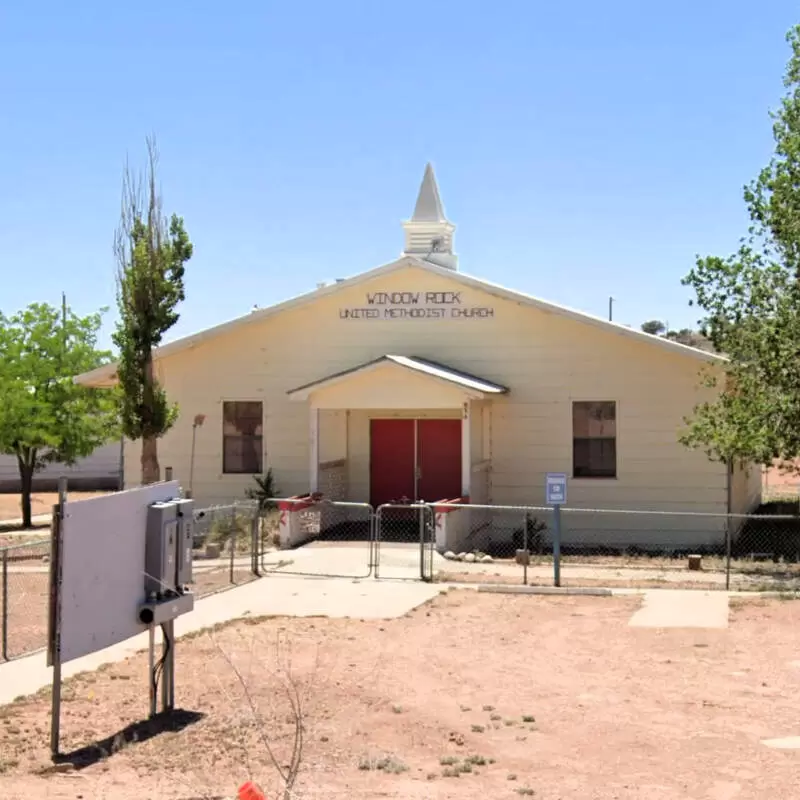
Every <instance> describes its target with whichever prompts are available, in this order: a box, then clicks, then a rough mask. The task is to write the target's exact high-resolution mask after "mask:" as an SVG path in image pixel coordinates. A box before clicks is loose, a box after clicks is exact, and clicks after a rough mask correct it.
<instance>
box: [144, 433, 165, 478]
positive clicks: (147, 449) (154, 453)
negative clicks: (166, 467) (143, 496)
mask: <svg viewBox="0 0 800 800" xmlns="http://www.w3.org/2000/svg"><path fill="white" fill-rule="evenodd" d="M160 479H161V467H160V466H159V464H158V439H157V438H156V437H155V436H143V437H142V484H148V483H158V481H159V480H160Z"/></svg>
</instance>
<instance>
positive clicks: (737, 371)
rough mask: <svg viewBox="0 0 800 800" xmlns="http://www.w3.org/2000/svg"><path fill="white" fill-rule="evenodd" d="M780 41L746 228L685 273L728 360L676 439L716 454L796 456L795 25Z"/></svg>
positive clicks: (798, 81)
mask: <svg viewBox="0 0 800 800" xmlns="http://www.w3.org/2000/svg"><path fill="white" fill-rule="evenodd" d="M787 41H788V43H789V45H790V47H791V56H790V59H789V62H788V66H787V69H786V73H785V77H784V86H785V89H786V93H785V95H784V97H783V99H782V101H781V105H780V107H779V108H778V110H777V111H775V112H774V113H772V115H771V116H772V119H773V127H772V132H773V139H774V143H775V149H774V155H773V157H772V159H771V160H770V162H769V164H768V165H767V166H766V167H764V169H763V170H761V172H760V174H759V175H758V177H757V178H756V179H755V180H754V181H753V182H752V183H750V184H749V185H748V186H746V187H745V189H744V200H745V203H746V205H747V209H748V212H749V215H750V219H751V225H750V228H749V230H748V232H747V235H746V236H745V237H744V239H743V240H742V243H741V245H740V247H739V249H738V251H737V252H736V253H734V254H733V255H731V256H729V257H726V258H724V257H719V256H707V257H705V258H698V260H697V263H696V265H695V267H694V269H693V270H692V271H691V272H690V273H689V274H688V275H687V276H686V278H685V279H684V284H686V285H688V286H691V287H692V288H693V289H694V292H695V296H696V301H695V302H696V304H697V305H698V306H699V307H700V308H701V309H702V311H703V313H704V318H703V319H702V321H701V325H702V333H703V334H704V335H706V336H707V337H708V338H709V339H710V341H711V343H712V345H713V346H714V348H715V349H716V350H717V351H718V352H722V353H724V354H725V355H726V356H727V357H728V359H729V360H728V362H727V363H726V364H725V365H724V368H723V369H722V370H721V371H719V370H718V371H716V373H709V374H708V375H707V376H706V381H707V383H708V384H709V385H711V386H713V387H715V388H716V389H717V390H718V395H717V399H715V400H713V401H709V402H707V403H703V404H701V405H700V406H699V407H698V408H697V409H695V413H694V415H693V417H692V418H691V419H690V420H688V423H689V425H688V429H687V431H686V433H685V435H684V436H683V441H684V443H685V444H687V445H689V446H691V447H699V448H703V449H704V450H705V451H706V452H707V453H708V455H709V456H710V457H712V458H715V459H718V460H722V461H732V460H752V461H755V462H758V463H761V464H770V463H772V461H774V460H775V459H780V460H782V461H785V462H789V461H791V460H793V459H795V458H796V457H797V456H798V455H799V454H800V358H799V356H800V26H796V27H794V28H792V29H791V30H790V31H789V33H788V34H787Z"/></svg>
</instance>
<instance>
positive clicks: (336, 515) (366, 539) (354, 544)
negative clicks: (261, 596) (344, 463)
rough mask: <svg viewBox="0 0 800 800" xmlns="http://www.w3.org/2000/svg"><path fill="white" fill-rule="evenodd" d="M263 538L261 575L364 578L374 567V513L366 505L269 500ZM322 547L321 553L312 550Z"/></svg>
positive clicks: (306, 498) (314, 499)
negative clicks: (267, 530)
mask: <svg viewBox="0 0 800 800" xmlns="http://www.w3.org/2000/svg"><path fill="white" fill-rule="evenodd" d="M267 505H268V507H269V508H270V510H269V511H268V512H266V514H267V516H266V517H264V519H268V520H269V533H268V535H267V537H266V539H264V538H262V540H261V542H260V546H261V555H260V559H259V565H260V569H261V571H262V572H263V573H264V574H268V573H270V572H280V573H281V574H284V575H305V576H310V577H341V578H368V577H369V576H370V575H371V574H372V571H373V566H374V562H375V558H376V555H375V552H376V551H375V548H376V542H375V529H374V522H375V514H374V510H373V508H372V506H371V505H370V504H369V503H351V502H347V501H343V500H327V499H325V498H323V497H318V496H311V495H306V496H303V497H289V498H282V499H275V500H270V501H269V502H268V504H267ZM318 545H323V546H324V549H321V548H320V547H318Z"/></svg>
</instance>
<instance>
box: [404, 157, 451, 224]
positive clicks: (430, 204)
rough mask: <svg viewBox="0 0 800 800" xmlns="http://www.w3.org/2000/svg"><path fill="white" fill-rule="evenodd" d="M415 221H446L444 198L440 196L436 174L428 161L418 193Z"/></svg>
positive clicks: (413, 218)
mask: <svg viewBox="0 0 800 800" xmlns="http://www.w3.org/2000/svg"><path fill="white" fill-rule="evenodd" d="M411 219H412V221H414V222H446V221H447V217H445V215H444V208H442V200H441V198H440V197H439V187H438V186H437V185H436V176H435V175H434V174H433V167H432V166H431V163H430V162H428V164H427V166H426V167H425V174H424V175H423V176H422V185H421V186H420V187H419V195H417V205H416V206H414V216H413V217H411Z"/></svg>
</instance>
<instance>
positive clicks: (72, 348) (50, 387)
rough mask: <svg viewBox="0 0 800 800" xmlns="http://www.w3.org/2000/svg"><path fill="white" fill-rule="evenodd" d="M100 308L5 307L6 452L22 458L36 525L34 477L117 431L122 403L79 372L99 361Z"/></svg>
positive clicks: (2, 384) (0, 420) (2, 437)
mask: <svg viewBox="0 0 800 800" xmlns="http://www.w3.org/2000/svg"><path fill="white" fill-rule="evenodd" d="M100 323H101V314H92V315H90V316H88V317H79V316H77V315H76V314H74V313H73V312H72V311H71V310H69V309H66V307H65V308H64V309H63V311H60V310H59V309H56V308H53V307H52V306H49V305H46V304H39V303H37V304H34V305H31V306H29V307H28V308H27V309H25V310H24V311H21V312H19V313H18V314H15V315H14V316H12V317H6V316H4V315H3V314H2V313H0V396H1V397H2V402H0V452H2V453H6V454H8V455H13V456H16V459H17V465H18V467H19V476H20V482H21V486H22V503H21V505H22V525H23V527H25V528H29V527H30V526H31V489H32V485H33V476H34V474H35V473H36V471H37V470H39V469H41V468H42V467H43V466H44V465H45V464H47V463H48V462H53V461H59V462H63V463H66V464H73V463H74V462H75V461H76V460H77V459H79V458H83V457H85V456H88V455H89V454H90V453H91V452H92V451H93V450H95V448H97V447H99V446H100V445H102V444H105V443H106V442H107V441H109V440H110V439H111V438H112V437H113V436H114V435H115V434H116V432H117V407H116V403H115V401H114V399H113V397H112V396H110V395H109V394H108V392H104V391H102V390H100V389H89V388H86V387H83V386H78V385H77V384H75V383H74V381H73V376H75V375H78V374H79V373H82V372H87V371H89V370H91V369H95V368H96V367H99V366H101V365H102V364H104V363H106V362H108V361H109V360H110V357H111V354H110V353H107V352H103V351H100V350H97V332H98V330H99V328H100Z"/></svg>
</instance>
